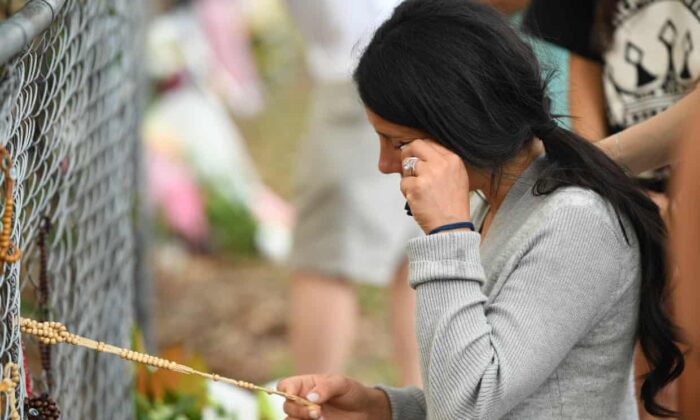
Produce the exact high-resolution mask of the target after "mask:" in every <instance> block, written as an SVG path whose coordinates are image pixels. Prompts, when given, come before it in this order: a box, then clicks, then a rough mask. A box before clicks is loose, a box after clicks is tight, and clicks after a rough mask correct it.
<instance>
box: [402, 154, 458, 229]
mask: <svg viewBox="0 0 700 420" xmlns="http://www.w3.org/2000/svg"><path fill="white" fill-rule="evenodd" d="M401 161H402V178H401V192H402V193H403V195H404V197H406V200H407V201H408V205H409V206H410V207H411V212H412V213H413V218H414V219H415V220H416V222H417V223H418V225H419V226H420V227H421V229H423V231H424V232H426V233H428V232H430V231H431V230H433V229H435V228H436V227H438V226H442V225H446V224H450V223H457V222H465V221H468V220H470V215H469V212H470V209H469V175H468V174H467V169H466V167H465V166H464V162H463V161H462V159H461V158H460V157H459V156H458V155H456V154H455V153H453V152H451V151H450V150H448V149H447V148H445V147H444V146H442V145H440V144H438V143H437V142H435V141H432V140H414V141H412V142H410V143H409V144H407V145H405V146H403V147H402V148H401Z"/></svg>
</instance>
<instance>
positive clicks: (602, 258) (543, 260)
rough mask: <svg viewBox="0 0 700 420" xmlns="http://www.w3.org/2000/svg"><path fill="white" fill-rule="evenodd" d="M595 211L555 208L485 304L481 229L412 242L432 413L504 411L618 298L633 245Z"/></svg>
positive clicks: (483, 415)
mask: <svg viewBox="0 0 700 420" xmlns="http://www.w3.org/2000/svg"><path fill="white" fill-rule="evenodd" d="M598 213H599V212H595V211H592V210H591V209H590V208H586V207H585V206H583V207H565V208H560V209H558V210H556V211H554V214H552V215H551V216H550V217H548V218H547V220H546V222H544V226H542V227H541V228H539V229H538V231H537V232H535V233H534V234H533V237H532V238H531V239H530V240H529V241H528V242H527V246H526V247H525V248H526V249H523V250H522V251H521V252H520V253H519V254H518V255H521V256H520V257H519V262H518V264H517V266H516V269H515V270H514V271H513V272H512V273H511V274H510V276H509V278H508V279H507V280H506V281H505V283H504V286H503V287H502V288H501V290H500V292H499V293H498V295H497V296H496V297H495V298H493V299H492V301H491V302H490V303H489V304H488V305H486V304H485V302H486V300H487V298H486V296H485V295H484V294H483V293H482V291H481V285H482V283H483V282H484V279H485V275H484V269H483V268H482V265H481V260H480V254H479V244H480V235H479V234H478V233H465V232H452V233H446V234H441V235H433V236H427V237H422V238H417V239H414V240H412V241H411V243H410V244H409V249H408V256H409V261H410V276H409V281H410V283H411V286H412V287H414V288H415V289H416V295H417V308H416V317H417V318H416V322H417V325H416V331H417V338H418V345H419V350H420V362H421V371H422V375H423V381H424V394H425V395H424V398H425V411H426V416H427V418H430V419H434V420H442V419H445V420H448V419H457V418H460V419H461V418H470V419H477V418H478V419H496V418H500V417H501V416H503V415H504V414H506V413H508V412H509V411H510V410H512V409H513V408H514V407H515V406H516V405H518V403H520V402H522V401H523V400H525V399H526V398H527V397H528V396H529V395H530V394H531V393H533V392H534V391H535V390H537V389H538V388H539V386H540V385H541V384H542V383H544V381H545V380H546V379H547V378H548V377H549V376H550V375H551V374H552V373H553V372H554V370H555V369H556V367H557V366H558V365H559V364H560V362H561V361H562V360H563V359H564V358H565V357H566V355H567V353H568V352H569V351H570V350H571V349H572V348H573V346H574V345H575V344H576V343H577V342H578V341H579V340H580V339H581V338H582V337H583V336H584V335H585V334H586V333H587V331H588V330H589V329H590V328H591V327H592V326H593V325H594V324H595V322H597V321H598V320H599V318H600V317H601V316H602V315H601V313H604V311H605V308H609V307H610V306H611V305H612V301H613V300H614V297H613V296H614V295H616V293H615V290H616V288H617V287H618V285H617V283H618V279H619V276H620V270H621V268H620V266H621V263H620V261H621V260H623V259H624V256H625V255H627V254H626V253H627V252H629V248H628V247H627V245H626V244H625V243H624V242H623V241H622V240H620V238H619V237H618V236H617V235H616V234H615V231H614V230H613V229H612V227H611V225H609V224H606V223H601V217H600V215H599V214H598ZM389 395H390V399H391V400H392V401H394V400H396V401H406V399H405V398H403V397H402V396H400V395H399V394H397V393H395V394H394V395H393V396H392V395H391V394H389ZM404 396H405V395H404ZM415 401H416V399H414V400H413V402H414V403H415ZM394 418H396V417H394ZM402 418H403V417H402ZM406 418H407V419H418V418H420V417H419V416H412V417H406Z"/></svg>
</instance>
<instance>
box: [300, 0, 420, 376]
mask: <svg viewBox="0 0 700 420" xmlns="http://www.w3.org/2000/svg"><path fill="white" fill-rule="evenodd" d="M399 2H400V1H399V0H356V1H352V2H348V1H345V0H323V1H313V2H311V1H306V0H288V1H287V3H288V6H289V11H290V12H291V14H292V16H293V17H294V18H295V19H296V21H297V23H298V27H299V30H300V31H301V33H302V35H303V37H304V40H305V43H306V45H305V47H306V55H307V62H308V67H309V72H310V74H311V76H312V77H313V82H314V86H313V93H312V104H311V110H310V116H309V120H308V127H307V135H306V139H305V141H304V142H303V144H302V146H301V150H300V154H299V161H298V166H297V188H296V191H295V200H296V210H297V221H296V227H295V230H294V240H293V246H292V253H291V257H290V259H289V261H290V265H291V266H292V267H293V269H294V273H293V277H292V285H291V317H290V321H289V322H290V333H291V334H290V338H291V345H292V352H293V360H294V367H295V370H296V372H297V373H311V372H342V371H343V370H344V368H345V363H346V361H347V359H348V356H349V354H350V353H351V351H352V348H353V343H354V337H355V332H356V330H357V328H358V308H357V300H356V293H355V288H354V284H355V283H358V282H359V283H363V282H364V283H370V284H374V285H380V286H387V287H388V288H389V293H390V295H391V307H392V309H391V318H392V333H393V344H394V353H395V361H396V363H397V364H398V366H399V377H400V382H401V383H402V384H405V385H409V384H419V383H420V373H419V371H418V354H417V349H416V340H415V334H414V320H413V311H414V306H415V299H414V296H413V292H412V290H410V288H409V287H408V284H407V281H406V264H405V253H404V248H405V245H406V243H407V241H408V240H409V239H410V238H412V237H414V236H417V235H418V234H419V230H418V228H417V226H416V225H415V222H414V221H413V220H412V218H410V217H407V216H406V214H405V211H404V209H403V208H404V200H403V198H402V197H401V194H400V192H399V190H398V181H399V180H398V177H393V178H392V177H383V176H382V175H381V174H380V173H379V171H378V170H377V168H376V160H375V159H367V157H368V156H376V155H378V153H379V151H378V147H377V134H376V133H375V132H374V130H373V129H372V128H371V127H370V126H369V124H368V123H367V121H366V118H365V113H364V108H363V106H362V104H361V102H360V100H359V98H358V97H357V94H356V92H355V89H354V86H353V83H352V80H351V72H352V70H353V68H354V64H355V63H354V57H356V56H357V54H358V50H360V49H361V41H362V40H363V39H366V38H367V37H369V36H370V35H371V34H372V31H373V29H374V27H375V26H376V25H378V24H379V23H381V21H382V20H383V18H384V17H386V16H388V14H389V13H390V12H391V11H392V10H393V8H394V6H396V5H397V4H398V3H399Z"/></svg>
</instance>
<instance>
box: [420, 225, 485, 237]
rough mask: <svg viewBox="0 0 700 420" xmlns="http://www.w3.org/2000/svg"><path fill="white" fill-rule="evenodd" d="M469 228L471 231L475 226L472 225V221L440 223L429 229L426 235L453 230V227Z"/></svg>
mask: <svg viewBox="0 0 700 420" xmlns="http://www.w3.org/2000/svg"><path fill="white" fill-rule="evenodd" d="M464 228H467V229H471V230H472V231H475V230H476V228H475V227H474V223H472V222H459V223H450V224H449V225H442V226H438V227H436V228H435V229H433V230H431V231H430V233H428V235H433V234H435V233H439V232H444V231H446V230H454V229H464Z"/></svg>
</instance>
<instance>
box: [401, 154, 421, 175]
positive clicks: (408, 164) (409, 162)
mask: <svg viewBox="0 0 700 420" xmlns="http://www.w3.org/2000/svg"><path fill="white" fill-rule="evenodd" d="M416 163H418V158H417V157H408V158H406V159H404V161H403V164H402V165H401V166H402V169H403V175H404V176H416Z"/></svg>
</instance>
